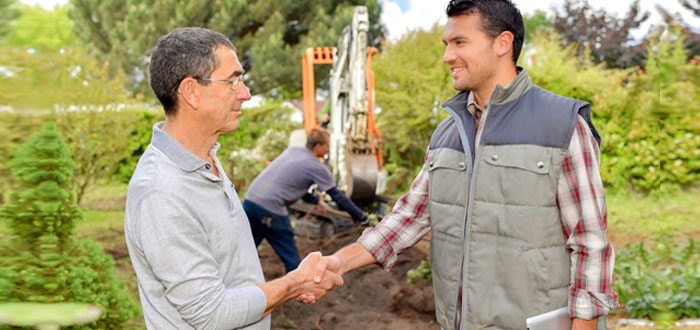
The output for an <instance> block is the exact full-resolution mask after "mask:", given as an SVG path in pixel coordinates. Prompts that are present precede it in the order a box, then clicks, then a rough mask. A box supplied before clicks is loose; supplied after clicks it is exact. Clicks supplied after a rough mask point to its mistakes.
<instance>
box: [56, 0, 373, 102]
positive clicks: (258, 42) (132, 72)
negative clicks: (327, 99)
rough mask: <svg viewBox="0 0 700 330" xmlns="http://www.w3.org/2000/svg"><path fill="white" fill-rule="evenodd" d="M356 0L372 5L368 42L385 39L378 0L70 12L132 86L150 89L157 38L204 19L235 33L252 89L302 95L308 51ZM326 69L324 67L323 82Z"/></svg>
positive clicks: (87, 3) (110, 1)
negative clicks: (304, 58)
mask: <svg viewBox="0 0 700 330" xmlns="http://www.w3.org/2000/svg"><path fill="white" fill-rule="evenodd" d="M356 5H365V6H367V8H368V10H369V21H370V22H371V26H370V32H369V34H370V36H371V39H370V44H371V45H372V46H380V40H381V39H382V37H383V35H384V27H383V26H382V23H381V21H380V19H379V17H380V13H381V5H380V4H379V2H378V1H377V0H333V1H325V0H304V1H300V0H280V1H264V0H252V1H223V0H210V1H181V0H73V1H72V2H71V9H70V12H69V14H70V17H71V19H72V20H73V21H74V22H75V29H74V32H75V34H76V36H77V38H78V40H79V41H80V42H81V43H82V44H83V45H85V47H86V48H87V49H88V50H89V52H90V54H92V55H94V56H96V57H97V58H98V59H99V60H101V61H104V62H109V63H110V65H111V66H112V67H113V68H115V69H117V68H119V69H121V70H123V71H124V72H125V73H126V75H127V76H128V77H129V80H130V86H131V88H132V89H133V90H136V91H139V92H146V93H149V94H150V93H151V92H150V89H149V88H148V87H147V85H148V83H147V82H148V79H147V76H146V70H147V67H148V59H149V57H150V53H151V49H152V48H153V46H154V45H155V44H156V41H157V40H158V38H159V37H161V36H163V35H165V34H166V33H168V32H170V31H171V30H172V29H173V28H176V27H187V26H202V27H206V28H210V29H213V30H215V31H219V32H221V33H223V34H224V35H226V36H228V37H229V38H230V39H231V40H233V42H234V44H235V45H236V47H237V48H238V56H239V59H240V60H241V62H242V64H243V66H244V68H245V69H246V70H247V71H248V74H247V75H246V78H247V81H248V83H247V86H248V87H250V88H251V89H252V91H253V93H255V94H260V93H266V94H268V95H270V96H280V95H284V96H286V97H294V96H297V97H298V96H299V95H301V65H300V64H299V63H300V60H301V56H302V54H303V51H304V50H305V49H306V48H307V47H319V46H335V45H336V44H337V38H338V37H339V35H340V32H341V31H342V28H343V27H344V26H346V25H348V24H350V23H351V21H352V7H353V6H356ZM327 76H328V73H327V70H319V72H318V76H317V81H323V80H325V79H324V78H325V77H327Z"/></svg>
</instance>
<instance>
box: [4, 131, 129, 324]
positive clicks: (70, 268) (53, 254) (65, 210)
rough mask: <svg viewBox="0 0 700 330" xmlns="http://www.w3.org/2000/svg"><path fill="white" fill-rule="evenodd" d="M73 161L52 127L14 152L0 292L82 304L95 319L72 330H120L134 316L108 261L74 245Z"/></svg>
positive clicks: (81, 243) (88, 245)
mask: <svg viewBox="0 0 700 330" xmlns="http://www.w3.org/2000/svg"><path fill="white" fill-rule="evenodd" d="M74 164H75V163H74V162H73V160H72V158H71V153H70V150H69V149H68V147H67V145H66V144H65V143H64V142H63V140H62V138H61V136H60V134H59V133H58V132H57V131H56V125H55V124H54V123H47V124H45V125H44V130H43V131H41V132H39V133H37V134H35V135H34V136H33V137H32V138H31V139H30V140H29V142H27V143H25V144H23V145H22V146H20V147H19V148H18V149H17V151H16V152H15V153H14V156H13V158H12V161H10V162H9V164H8V165H9V167H10V168H11V169H12V174H13V176H14V177H15V179H16V180H15V182H16V185H15V186H14V187H13V188H14V190H13V191H11V192H10V194H9V198H8V202H7V203H6V204H5V205H3V206H2V208H0V220H1V221H2V222H3V224H6V225H7V227H8V228H9V229H10V230H11V234H12V236H10V237H9V239H3V240H2V242H0V256H1V257H2V258H0V269H3V270H4V271H3V272H2V273H0V283H1V284H0V287H2V288H3V289H5V290H7V292H5V293H3V296H4V297H3V298H4V299H3V301H9V302H40V303H55V302H82V303H89V304H92V305H96V306H100V307H102V315H101V317H100V319H99V320H98V321H96V322H94V323H91V324H89V325H83V326H77V327H75V328H74V329H122V328H123V325H124V322H126V321H127V320H129V319H132V318H134V317H136V316H138V315H139V314H140V312H139V308H138V307H139V306H138V304H137V303H136V302H135V301H134V300H133V299H131V298H130V297H129V296H128V295H127V293H126V291H125V286H124V282H123V280H120V279H118V278H117V277H116V276H115V273H114V260H113V259H112V257H111V256H109V255H107V254H105V253H104V252H103V251H102V248H101V247H100V246H99V245H97V243H95V242H94V241H92V240H89V239H84V240H75V239H74V234H75V226H76V222H78V221H80V220H82V219H83V211H82V210H81V209H80V208H78V205H77V204H75V194H74V193H73V192H71V191H70V189H69V187H70V177H71V175H72V173H73V166H74Z"/></svg>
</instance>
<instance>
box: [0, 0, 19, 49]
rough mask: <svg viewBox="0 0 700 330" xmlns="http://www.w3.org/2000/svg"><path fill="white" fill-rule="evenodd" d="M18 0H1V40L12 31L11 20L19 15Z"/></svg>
mask: <svg viewBox="0 0 700 330" xmlns="http://www.w3.org/2000/svg"><path fill="white" fill-rule="evenodd" d="M16 2H17V1H16V0H0V40H2V38H3V37H4V36H5V35H7V33H8V32H10V31H12V29H11V28H10V22H12V21H13V20H15V19H16V18H17V17H18V16H19V13H20V12H19V9H17V8H16V7H15V4H16Z"/></svg>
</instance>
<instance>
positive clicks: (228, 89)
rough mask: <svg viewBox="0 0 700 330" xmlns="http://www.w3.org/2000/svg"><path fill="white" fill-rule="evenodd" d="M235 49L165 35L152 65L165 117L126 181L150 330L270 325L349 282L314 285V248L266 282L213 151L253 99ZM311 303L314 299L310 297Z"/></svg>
mask: <svg viewBox="0 0 700 330" xmlns="http://www.w3.org/2000/svg"><path fill="white" fill-rule="evenodd" d="M243 73H244V72H243V68H242V67H241V64H240V62H239V61H238V57H237V56H236V49H235V47H234V46H233V44H232V43H231V41H229V40H228V39H227V38H226V37H225V36H223V35H222V34H220V33H217V32H214V31H210V30H206V29H202V28H182V29H175V30H173V31H172V32H171V33H169V34H168V35H166V36H164V37H162V38H161V39H160V40H159V41H158V45H157V47H156V49H155V51H154V53H153V56H152V57H151V64H150V68H149V74H150V77H149V78H150V83H151V87H152V88H153V91H154V92H155V94H156V96H158V99H159V100H160V102H161V103H162V104H163V108H164V110H165V115H166V119H165V122H160V123H157V124H155V126H153V137H152V139H151V144H150V145H149V146H148V148H147V149H146V152H145V153H144V154H143V156H142V157H141V159H140V160H139V163H138V165H137V167H136V170H135V172H134V175H133V177H132V179H131V182H130V183H129V191H128V195H127V202H126V213H125V224H124V233H125V236H126V242H127V246H128V248H129V254H130V256H131V261H132V263H133V266H134V270H135V271H136V275H137V277H138V286H139V295H140V297H141V304H142V307H143V314H144V317H145V319H146V325H147V327H148V328H151V329H232V328H244V329H269V328H270V317H269V316H268V314H269V313H270V312H271V311H272V309H274V308H275V307H276V306H278V305H280V304H281V303H283V302H284V301H286V300H288V299H290V298H294V297H297V296H298V295H300V294H302V293H304V292H308V293H309V294H311V295H312V296H313V297H314V298H319V297H320V296H322V295H323V294H324V293H325V292H326V290H328V289H330V288H331V287H332V286H333V284H336V285H341V284H342V279H341V278H340V277H339V276H338V275H336V274H334V273H327V274H326V276H328V280H326V279H325V278H324V280H323V281H322V282H321V283H320V284H315V283H314V282H313V279H312V277H313V274H314V270H315V268H316V266H317V263H318V260H319V259H320V255H319V254H318V253H314V254H311V255H309V256H308V257H307V258H306V259H304V261H302V263H301V265H300V266H299V268H298V269H297V270H296V271H294V272H291V273H289V274H287V275H286V276H284V277H282V278H279V279H277V280H273V281H271V282H267V283H266V282H265V281H264V278H263V272H262V268H261V266H260V261H259V260H258V257H257V251H256V249H255V245H254V244H253V238H252V236H251V231H250V227H249V225H248V220H247V219H246V215H245V212H244V211H243V208H242V206H241V203H240V201H239V199H238V195H237V194H236V190H235V189H234V186H233V184H232V183H231V181H229V179H228V178H227V177H226V174H225V173H224V171H223V168H222V167H221V164H220V162H219V161H218V159H217V157H216V151H217V150H218V149H219V144H218V143H217V138H218V136H219V134H223V133H228V132H232V131H235V130H236V129H238V127H239V121H238V118H239V117H240V116H241V104H242V103H243V102H244V101H246V100H249V99H250V94H249V92H248V90H247V89H246V87H245V83H244V82H243V80H242V78H243ZM312 300H313V299H312Z"/></svg>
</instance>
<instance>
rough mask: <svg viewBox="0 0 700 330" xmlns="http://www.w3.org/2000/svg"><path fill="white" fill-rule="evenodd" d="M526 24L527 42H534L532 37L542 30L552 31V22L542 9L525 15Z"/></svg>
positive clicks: (524, 22) (524, 21)
mask: <svg viewBox="0 0 700 330" xmlns="http://www.w3.org/2000/svg"><path fill="white" fill-rule="evenodd" d="M523 24H524V25H525V43H526V44H528V43H530V42H532V37H533V36H534V35H535V34H537V33H540V32H550V31H552V22H551V20H550V19H549V18H548V17H547V13H546V12H544V11H542V10H539V9H537V10H535V11H534V12H533V13H530V14H524V15H523Z"/></svg>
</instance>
